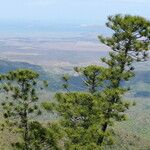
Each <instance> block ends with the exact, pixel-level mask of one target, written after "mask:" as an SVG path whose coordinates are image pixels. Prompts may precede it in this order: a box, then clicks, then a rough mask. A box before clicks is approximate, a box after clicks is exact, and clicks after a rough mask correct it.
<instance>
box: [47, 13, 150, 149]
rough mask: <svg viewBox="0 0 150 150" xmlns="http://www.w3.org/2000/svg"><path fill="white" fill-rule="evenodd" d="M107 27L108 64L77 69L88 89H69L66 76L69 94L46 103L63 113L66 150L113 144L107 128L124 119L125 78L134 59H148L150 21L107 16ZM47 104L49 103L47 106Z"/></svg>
mask: <svg viewBox="0 0 150 150" xmlns="http://www.w3.org/2000/svg"><path fill="white" fill-rule="evenodd" d="M106 26H107V27H108V28H110V29H112V31H113V32H112V36H111V37H108V38H105V37H103V36H99V39H100V41H101V42H102V43H103V44H105V45H107V46H109V47H110V49H111V51H110V52H109V55H108V57H105V58H102V59H101V60H102V62H103V63H105V66H95V65H91V66H88V67H83V68H75V71H76V72H77V73H79V75H80V76H81V77H82V79H83V83H84V85H86V87H87V91H86V92H84V91H83V92H71V91H70V90H68V87H69V86H68V83H69V82H68V78H66V77H64V78H63V80H64V81H65V83H64V88H65V89H67V92H66V93H64V92H63V93H58V94H56V101H57V102H56V103H53V104H52V105H50V104H49V107H48V104H47V109H50V110H51V109H52V108H53V110H54V111H55V112H56V113H58V115H59V116H60V124H61V126H62V127H63V129H64V131H65V133H66V134H64V136H65V138H64V139H65V140H64V141H63V143H64V146H65V149H67V150H80V149H84V150H93V149H97V150H100V149H102V148H103V146H105V145H106V144H108V143H109V144H111V140H110V135H111V132H109V129H108V127H111V126H112V125H113V123H114V122H115V121H122V120H125V111H126V110H127V109H129V103H128V102H125V101H124V100H123V95H124V94H125V93H126V92H127V91H128V90H129V88H127V87H125V86H124V83H125V81H128V80H130V79H131V78H132V77H133V76H134V66H133V63H134V62H139V61H145V60H146V58H147V56H148V55H147V51H148V47H149V44H150V22H149V21H148V20H146V19H145V18H142V17H139V16H130V15H125V16H122V15H116V16H111V17H108V23H106ZM45 106H46V105H45Z"/></svg>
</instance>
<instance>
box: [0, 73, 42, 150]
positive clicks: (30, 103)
mask: <svg viewBox="0 0 150 150" xmlns="http://www.w3.org/2000/svg"><path fill="white" fill-rule="evenodd" d="M38 76H39V75H38V74H37V73H36V72H34V71H32V70H16V71H11V72H9V73H7V74H5V75H2V76H1V80H2V90H3V92H5V93H6V100H5V101H4V102H2V108H3V111H4V112H3V116H4V118H5V120H6V121H5V123H6V124H5V125H9V127H10V128H11V129H13V132H16V133H19V134H20V135H21V137H22V142H20V141H18V142H16V143H12V146H14V147H16V148H18V149H24V150H30V149H32V148H31V147H30V146H31V141H32V139H31V138H30V135H29V133H30V128H29V125H30V122H31V119H32V118H33V117H35V116H36V115H39V114H40V112H41V111H40V109H39V106H38V105H37V101H38V96H37V92H36V90H37V79H38ZM4 127H5V126H4Z"/></svg>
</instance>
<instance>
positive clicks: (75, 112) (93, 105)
mask: <svg viewBox="0 0 150 150" xmlns="http://www.w3.org/2000/svg"><path fill="white" fill-rule="evenodd" d="M55 98H56V102H55V103H54V104H55V107H54V112H57V113H58V115H59V116H63V117H61V118H60V123H61V126H62V127H63V130H64V131H65V133H66V136H65V139H66V140H65V141H64V145H65V149H68V150H73V149H78V150H80V149H85V150H86V149H87V150H88V149H101V147H100V146H99V145H98V138H99V137H101V136H102V135H101V134H102V132H101V130H100V127H101V120H102V119H103V114H101V112H102V110H101V109H103V108H104V107H101V106H102V105H103V103H102V101H101V100H100V99H99V97H97V96H94V95H92V94H90V93H84V92H83V93H80V92H74V93H72V92H70V93H58V94H56V97H55Z"/></svg>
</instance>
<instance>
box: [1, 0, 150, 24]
mask: <svg viewBox="0 0 150 150" xmlns="http://www.w3.org/2000/svg"><path fill="white" fill-rule="evenodd" d="M149 12H150V0H0V22H3V21H8V22H9V21H10V22H17V21H18V22H22V21H29V22H30V21H39V22H41V23H44V22H52V23H71V24H104V22H105V21H106V18H107V16H108V15H113V14H117V13H121V14H132V15H141V16H144V17H146V18H149V17H150V13H149Z"/></svg>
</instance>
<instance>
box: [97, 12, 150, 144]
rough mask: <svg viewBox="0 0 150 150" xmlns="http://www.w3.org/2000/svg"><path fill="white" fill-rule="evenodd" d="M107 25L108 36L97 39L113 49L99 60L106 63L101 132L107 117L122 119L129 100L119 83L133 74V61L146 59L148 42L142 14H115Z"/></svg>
mask: <svg viewBox="0 0 150 150" xmlns="http://www.w3.org/2000/svg"><path fill="white" fill-rule="evenodd" d="M106 25H107V27H108V28H110V29H112V30H113V31H114V32H113V35H112V37H110V38H104V37H102V36H99V39H100V41H101V42H102V43H104V44H105V45H107V46H109V47H110V48H111V49H112V52H110V53H109V58H102V62H104V63H105V64H106V65H107V68H106V70H105V72H104V74H103V78H104V80H106V81H107V84H106V88H105V89H104V91H103V92H102V93H105V94H104V96H103V95H102V97H103V98H104V99H105V100H106V103H108V108H107V109H106V111H105V112H104V116H105V120H106V121H105V123H104V124H103V126H102V131H103V132H104V133H105V132H106V131H107V128H108V126H109V125H110V124H109V121H110V120H112V119H115V120H117V121H122V120H124V114H123V113H124V112H125V110H127V109H128V108H129V104H128V103H123V101H122V95H123V94H124V93H125V92H126V91H127V90H129V88H128V89H126V88H124V87H122V85H121V83H122V82H124V81H128V80H130V79H131V78H132V77H133V76H134V67H133V66H132V65H133V62H135V61H136V62H137V61H143V60H146V58H147V53H146V51H148V48H149V44H150V22H149V21H148V20H146V19H145V18H142V17H139V16H130V15H125V16H121V15H116V16H111V17H108V23H106ZM103 141H104V137H103V138H102V139H100V141H99V142H100V144H101V143H103Z"/></svg>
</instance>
